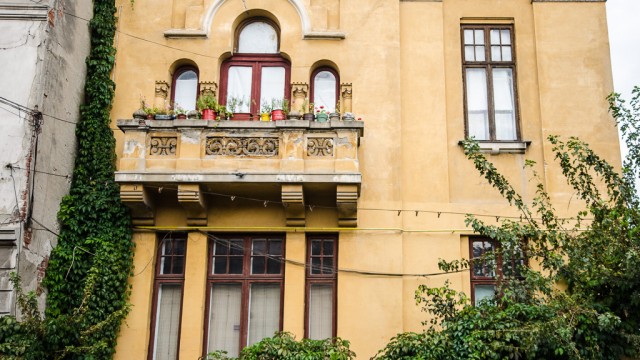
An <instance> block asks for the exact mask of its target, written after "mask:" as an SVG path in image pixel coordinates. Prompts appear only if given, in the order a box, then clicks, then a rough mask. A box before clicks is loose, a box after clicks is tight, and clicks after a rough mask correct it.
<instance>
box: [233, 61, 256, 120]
mask: <svg viewBox="0 0 640 360" xmlns="http://www.w3.org/2000/svg"><path fill="white" fill-rule="evenodd" d="M252 73H253V69H252V68H251V67H247V66H230V67H229V75H228V76H227V81H228V83H227V104H230V103H231V102H234V101H235V102H236V103H239V101H242V106H238V107H237V110H236V112H239V113H248V112H249V105H250V102H251V100H250V99H251V76H252Z"/></svg>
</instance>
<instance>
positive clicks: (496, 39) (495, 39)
mask: <svg viewBox="0 0 640 360" xmlns="http://www.w3.org/2000/svg"><path fill="white" fill-rule="evenodd" d="M489 36H490V37H491V45H500V30H497V29H492V30H491V32H490V33H489Z"/></svg>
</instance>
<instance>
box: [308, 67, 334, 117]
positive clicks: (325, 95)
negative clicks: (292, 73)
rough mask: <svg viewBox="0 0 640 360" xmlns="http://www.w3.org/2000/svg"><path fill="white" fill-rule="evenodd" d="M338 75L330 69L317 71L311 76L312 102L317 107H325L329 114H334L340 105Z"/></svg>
mask: <svg viewBox="0 0 640 360" xmlns="http://www.w3.org/2000/svg"><path fill="white" fill-rule="evenodd" d="M339 84H340V81H339V78H338V73H337V72H336V71H335V70H333V69H332V68H329V67H321V68H318V69H316V70H315V71H314V72H313V74H312V75H311V102H312V103H313V105H314V106H315V107H318V108H319V107H320V106H324V108H325V109H326V110H327V111H328V112H333V111H335V109H336V104H337V103H338V99H339V97H338V93H339V89H338V86H339Z"/></svg>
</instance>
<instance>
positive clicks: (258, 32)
mask: <svg viewBox="0 0 640 360" xmlns="http://www.w3.org/2000/svg"><path fill="white" fill-rule="evenodd" d="M238 52H239V53H251V54H277V53H278V33H277V32H276V30H275V29H274V28H273V27H272V26H271V25H269V24H267V23H265V22H260V21H256V22H253V23H251V24H249V25H247V26H245V27H244V28H243V29H242V31H241V32H240V37H239V38H238Z"/></svg>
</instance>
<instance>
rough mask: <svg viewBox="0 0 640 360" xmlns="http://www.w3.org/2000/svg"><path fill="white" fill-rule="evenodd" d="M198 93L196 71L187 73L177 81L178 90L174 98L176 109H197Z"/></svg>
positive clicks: (176, 89) (181, 75)
mask: <svg viewBox="0 0 640 360" xmlns="http://www.w3.org/2000/svg"><path fill="white" fill-rule="evenodd" d="M197 93H198V75H197V74H196V72H195V71H192V70H189V71H185V72H183V73H182V74H180V76H178V78H177V79H176V88H175V94H174V98H173V103H174V106H175V107H178V106H179V107H181V108H183V109H185V110H187V111H188V110H194V109H195V108H196V97H197Z"/></svg>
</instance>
